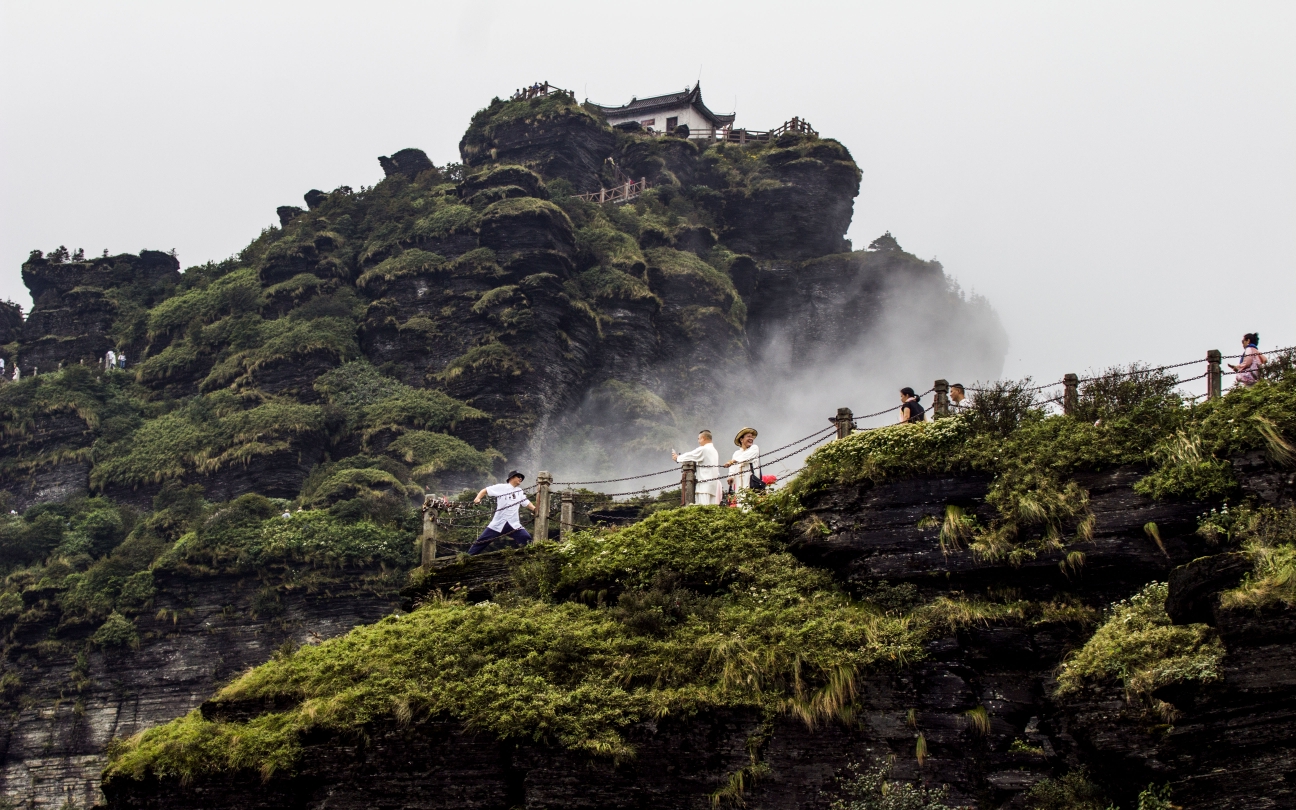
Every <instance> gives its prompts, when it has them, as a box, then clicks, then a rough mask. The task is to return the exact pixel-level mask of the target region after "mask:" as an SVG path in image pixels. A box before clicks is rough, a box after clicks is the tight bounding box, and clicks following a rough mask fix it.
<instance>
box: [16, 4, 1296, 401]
mask: <svg viewBox="0 0 1296 810" xmlns="http://www.w3.org/2000/svg"><path fill="white" fill-rule="evenodd" d="M1293 43H1296V3H1293V2H1290V0H1286V1H1284V2H1237V1H1236V0H1233V1H1232V2H1215V3H1194V2H1185V0H1174V1H1173V2H1143V3H1137V2H1129V1H1128V0H1124V1H1123V2H1110V3H1107V2H1094V0H1085V2H1077V3H1063V2H1048V3H1041V2H1035V1H1034V0H1032V1H1031V2H966V0H963V1H961V2H944V3H934V2H912V0H905V2H899V1H898V0H897V2H889V3H873V2H861V0H849V2H836V3H814V2H805V1H804V0H802V1H801V2H795V3H788V2H777V3H765V2H751V1H750V0H749V2H744V3H741V4H735V3H709V2H701V1H700V0H699V2H692V3H673V2H666V1H665V0H655V1H654V2H652V3H647V4H645V3H608V2H599V3H593V2H591V3H546V2H537V1H536V0H532V2H517V3H512V2H490V1H489V0H472V2H461V3H458V2H438V3H433V2H419V3H413V2H410V3H401V2H379V1H378V0H366V2H363V3H362V2H354V1H353V2H346V3H342V2H324V1H323V0H314V1H313V2H273V0H258V2H248V3H243V2H231V0H221V2H195V1H194V0H187V2H183V3H177V2H150V3H146V2H137V3H130V2H116V3H106V2H96V3H88V2H87V3H67V2H53V1H52V0H40V2H16V0H3V3H0V93H2V96H0V206H2V208H0V298H4V297H7V298H11V299H13V300H15V301H18V302H20V303H22V304H23V305H24V306H27V305H29V304H30V299H29V298H28V296H27V293H26V290H25V288H24V287H23V285H22V280H21V275H20V265H21V264H22V262H23V260H24V259H25V258H26V256H27V253H28V251H30V250H31V249H33V248H39V249H42V250H47V251H48V250H51V249H53V248H55V247H57V246H58V245H60V244H65V245H67V246H68V248H70V249H76V248H78V247H81V248H85V250H86V251H87V252H88V253H99V252H100V251H102V250H103V249H104V248H107V249H108V250H109V251H110V252H113V253H117V252H122V251H130V252H135V251H138V250H140V249H141V248H158V249H164V250H169V249H171V248H175V249H177V250H178V251H179V255H180V260H181V262H182V263H183V264H184V265H185V266H188V265H191V264H197V263H201V262H204V261H207V260H209V259H220V258H224V257H226V256H229V255H230V254H232V253H234V252H236V251H237V250H239V249H240V248H241V247H242V246H244V245H245V244H247V243H248V242H249V241H250V240H251V239H252V238H253V237H254V236H256V234H257V233H258V232H259V231H260V229H261V228H263V227H265V226H267V225H270V224H273V223H275V222H276V218H275V213H274V209H275V207H276V206H278V205H285V204H291V205H301V204H302V199H301V195H302V194H303V193H304V192H305V191H307V190H308V189H310V188H321V189H325V190H328V189H332V188H334V187H336V186H339V185H343V184H346V185H351V186H360V185H369V184H372V183H374V182H376V181H378V180H379V179H381V177H382V172H381V170H380V168H379V166H378V162H377V160H376V158H377V156H378V155H385V154H390V153H391V152H394V151H396V150H397V149H401V148H403V147H407V146H416V147H419V148H421V149H424V150H425V151H426V152H427V153H428V155H429V156H430V157H431V158H432V159H433V160H434V161H435V162H437V163H443V162H446V161H451V160H457V159H458V149H457V148H458V142H459V138H460V136H461V135H462V134H463V130H464V128H465V127H466V126H467V123H468V120H469V118H470V117H471V115H472V114H473V112H474V111H475V110H477V109H479V108H481V107H483V106H485V105H486V104H487V103H488V102H489V101H490V99H491V97H492V96H495V95H500V96H506V95H507V94H508V93H510V92H511V91H512V90H513V89H514V88H515V87H518V86H520V85H523V84H527V83H530V82H532V81H543V80H548V81H550V82H551V83H553V84H556V85H559V86H563V87H568V88H570V89H572V90H574V91H575V92H576V94H577V97H581V98H584V97H588V98H589V99H591V100H594V101H598V102H601V103H605V104H616V103H624V102H625V101H628V100H629V98H630V97H631V96H633V95H638V96H647V95H655V94H658V93H663V92H670V91H673V90H676V89H682V88H683V87H685V86H686V85H691V84H692V83H693V82H694V81H696V80H697V79H698V78H699V76H700V77H701V81H702V88H703V92H704V97H705V100H706V102H707V104H708V105H709V106H710V107H711V108H712V109H714V110H716V111H719V112H729V111H731V110H735V109H736V111H737V113H738V123H739V125H744V126H747V127H749V128H752V129H766V128H769V127H773V126H777V125H778V124H780V123H782V122H783V121H785V120H786V119H788V118H790V117H792V116H794V115H797V116H801V117H804V118H806V119H808V120H809V121H810V122H811V123H812V124H813V125H814V126H815V127H816V128H817V129H818V130H819V132H820V133H821V134H823V135H825V136H827V137H833V138H837V139H838V140H840V141H841V142H843V143H844V144H845V145H846V146H847V147H848V148H849V149H850V150H851V152H852V153H853V154H854V156H855V159H856V161H858V163H859V165H860V167H861V169H862V170H863V173H864V181H863V185H862V188H861V190H860V196H859V199H858V200H857V201H856V204H855V219H854V223H853V225H852V226H851V230H850V233H849V236H850V238H852V239H853V240H854V242H855V246H856V247H857V248H862V247H865V246H867V244H868V243H869V241H871V240H872V239H873V238H874V237H876V236H877V235H879V234H881V233H882V232H883V231H886V230H890V231H891V232H892V233H893V234H894V235H895V236H896V237H897V238H898V239H899V241H900V243H901V245H903V246H904V247H905V248H906V249H907V250H909V251H911V252H913V253H916V254H917V255H919V256H921V257H924V258H931V257H937V258H939V259H940V261H941V262H942V263H943V264H944V266H945V268H946V270H947V272H948V273H950V274H951V275H952V276H954V277H955V278H957V279H958V281H959V282H960V283H961V284H962V285H963V287H964V288H965V289H969V290H975V291H977V292H979V293H982V294H984V295H986V296H988V297H989V298H990V299H991V301H992V302H993V304H994V306H995V307H996V309H997V310H998V311H999V313H1000V315H1001V316H1002V318H1003V321H1004V324H1005V326H1006V327H1007V330H1008V333H1009V336H1010V339H1011V348H1010V350H1009V356H1008V361H1007V364H1006V368H1005V373H1006V374H1008V375H1012V376H1023V375H1027V374H1030V375H1034V376H1035V377H1036V379H1039V380H1044V379H1055V378H1057V377H1059V376H1060V375H1061V374H1062V373H1063V372H1066V371H1080V372H1082V371H1084V370H1085V369H1087V368H1091V367H1099V366H1105V365H1108V364H1114V363H1124V362H1128V361H1130V360H1136V359H1141V360H1146V361H1151V362H1155V363H1172V362H1178V361H1182V360H1189V359H1192V358H1194V357H1198V356H1201V355H1203V354H1204V352H1205V350H1206V349H1208V348H1220V349H1224V350H1233V349H1234V348H1235V347H1236V345H1237V342H1238V338H1239V336H1240V335H1241V333H1242V332H1244V331H1251V330H1253V329H1258V330H1259V331H1260V332H1261V336H1262V338H1263V341H1262V348H1272V347H1275V346H1279V345H1292V344H1296V315H1293V313H1294V312H1296V236H1294V235H1293V229H1294V225H1296V47H1293ZM933 328H950V329H958V328H959V327H958V325H957V324H948V325H939V324H915V325H914V337H915V339H921V335H922V334H923V333H924V332H925V331H927V330H929V329H933ZM951 376H953V373H952V374H951Z"/></svg>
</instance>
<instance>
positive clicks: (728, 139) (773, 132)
mask: <svg viewBox="0 0 1296 810" xmlns="http://www.w3.org/2000/svg"><path fill="white" fill-rule="evenodd" d="M785 132H800V133H803V134H806V135H818V134H819V132H818V131H817V130H815V128H814V127H812V126H810V122H808V121H806V120H805V119H804V118H797V117H795V116H794V117H793V118H791V119H789V120H787V121H784V122H783V124H782V125H781V126H777V127H775V128H774V129H704V130H698V131H696V132H692V131H690V132H689V134H688V138H689V140H693V141H716V142H719V143H733V144H737V145H739V146H746V145H747V144H749V143H768V142H769V141H772V140H776V139H777V138H778V137H779V136H780V135H782V134H783V133H785ZM635 134H636V135H647V136H649V137H653V138H679V137H684V136H682V135H677V134H676V133H674V132H672V131H671V130H668V129H660V130H659V129H645V130H642V131H636V132H635Z"/></svg>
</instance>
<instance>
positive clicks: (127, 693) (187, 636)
mask: <svg viewBox="0 0 1296 810" xmlns="http://www.w3.org/2000/svg"><path fill="white" fill-rule="evenodd" d="M381 575H382V572H381V571H378V570H355V569H353V570H350V571H348V572H346V573H345V575H343V576H337V577H334V579H333V581H332V583H331V584H330V585H329V587H328V588H327V589H320V590H310V589H306V588H301V589H294V588H291V587H289V588H287V589H285V588H283V587H276V586H277V585H280V586H281V585H282V583H276V582H274V581H270V582H265V581H262V580H261V579H260V578H259V577H256V576H233V575H222V576H212V577H193V576H179V575H172V576H169V577H161V576H159V577H158V578H157V580H156V581H155V587H156V589H157V593H156V595H155V596H154V597H153V610H155V611H156V615H155V616H154V615H151V614H149V615H141V616H140V617H139V618H138V619H136V625H137V627H138V630H139V633H140V637H141V640H140V642H139V644H138V647H137V648H131V647H129V646H126V647H104V646H100V645H95V644H92V643H90V641H89V636H90V634H91V632H92V631H93V629H94V628H93V627H80V628H63V629H62V631H61V632H60V633H59V640H58V641H57V642H51V641H50V640H49V635H50V633H51V631H52V630H53V629H54V628H53V627H52V626H51V624H50V620H49V619H48V618H45V619H36V620H35V621H33V620H32V617H35V616H37V615H39V612H40V611H39V608H40V607H41V599H42V598H44V599H51V598H53V597H54V596H55V594H39V593H31V594H30V596H28V597H27V598H29V599H30V601H31V605H30V607H31V608H32V610H31V612H30V615H28V616H19V617H12V616H11V617H9V618H6V619H4V620H3V630H4V632H5V633H6V635H7V637H8V641H7V643H6V645H5V657H6V659H7V660H6V662H5V666H6V673H7V674H6V676H5V677H6V679H7V680H6V686H5V687H4V689H5V699H6V701H7V702H8V703H9V705H8V707H7V708H8V711H7V713H6V715H5V717H4V719H3V721H0V751H3V761H4V764H3V766H2V767H0V795H3V796H4V797H5V798H6V799H8V800H11V801H19V802H21V803H22V804H21V806H24V807H33V808H59V807H66V806H68V804H67V803H68V802H72V803H74V806H78V807H90V806H92V805H95V804H96V803H97V802H98V801H99V800H100V798H101V794H100V792H99V777H100V771H101V770H102V769H103V766H104V764H105V762H106V753H105V749H106V747H107V745H108V743H109V741H110V740H112V739H114V738H124V737H128V736H130V735H131V734H134V733H136V732H137V731H142V730H144V729H147V728H150V727H152V726H155V725H158V724H159V723H164V722H166V721H168V720H172V719H175V718H176V717H180V716H182V715H184V714H185V713H186V712H188V711H190V710H192V709H195V708H197V707H198V706H199V705H200V704H201V703H202V702H203V701H204V700H206V699H207V698H208V697H209V696H210V695H211V693H212V691H213V690H214V689H215V688H216V687H217V686H219V685H220V684H221V683H222V682H224V681H226V680H228V679H229V678H231V677H233V676H235V675H237V674H238V673H240V672H242V671H243V670H244V669H246V668H248V667H250V666H255V665H257V664H260V663H262V662H264V661H265V660H267V659H268V658H269V657H270V656H271V655H273V654H274V653H275V651H276V650H278V649H280V648H281V647H283V646H284V645H285V644H287V645H289V646H292V645H302V644H315V643H319V642H320V641H322V640H323V639H326V638H331V637H333V636H337V635H340V634H342V633H345V632H347V631H348V630H350V629H351V628H352V627H354V626H355V625H357V624H362V623H369V622H373V621H376V620H377V619H379V618H381V617H382V616H384V615H386V614H388V613H390V612H391V611H392V610H393V608H394V607H395V604H396V599H395V597H396V594H395V589H394V587H393V585H392V584H391V583H390V581H388V582H387V584H382V583H383V582H384V581H383V580H382V578H381ZM20 692H21V695H22V699H21V701H20V702H17V701H13V700H12V696H14V695H17V694H19V693H20Z"/></svg>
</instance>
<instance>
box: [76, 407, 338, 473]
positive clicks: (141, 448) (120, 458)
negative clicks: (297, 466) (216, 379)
mask: <svg viewBox="0 0 1296 810" xmlns="http://www.w3.org/2000/svg"><path fill="white" fill-rule="evenodd" d="M323 431H324V414H323V410H322V409H321V408H319V407H318V406H315V405H302V404H300V403H298V402H295V401H293V400H288V399H280V398H275V397H266V396H264V395H260V394H257V393H255V392H245V393H235V392H233V391H217V392H215V393H212V394H205V395H202V396H198V397H194V398H193V399H191V400H189V401H188V402H187V403H185V404H184V405H183V406H182V407H180V408H178V409H176V410H174V411H172V412H170V413H167V414H163V415H161V416H159V417H157V418H155V419H150V420H148V421H146V422H144V423H143V424H142V425H140V427H139V429H138V430H136V431H134V432H132V433H130V434H129V435H127V436H124V437H122V438H121V439H119V440H118V441H115V442H110V443H107V444H106V445H105V446H103V447H102V448H100V447H96V458H97V463H96V464H95V466H94V468H93V469H92V470H91V473H90V482H91V485H92V486H94V487H96V488H103V487H105V486H107V485H110V484H116V485H124V486H139V485H141V484H149V483H159V482H162V481H166V480H168V479H177V478H180V477H182V476H183V475H184V474H186V473H188V472H200V473H211V472H215V471H217V470H221V469H224V468H226V467H231V466H234V465H243V466H246V465H247V464H248V463H249V462H251V461H252V460H253V459H255V458H257V457H259V456H267V455H272V454H274V453H282V452H288V451H292V450H294V449H295V447H296V446H297V443H298V442H300V441H303V440H305V439H307V438H309V437H316V438H319V437H322V435H323ZM101 450H102V456H101V457H100V452H101ZM100 458H101V460H98V459H100Z"/></svg>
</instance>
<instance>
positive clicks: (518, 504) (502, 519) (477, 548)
mask: <svg viewBox="0 0 1296 810" xmlns="http://www.w3.org/2000/svg"><path fill="white" fill-rule="evenodd" d="M525 479H526V476H524V475H523V474H522V473H520V472H518V471H517V470H514V471H513V472H511V473H509V474H508V478H506V479H505V480H506V481H507V482H508V483H506V484H491V485H490V486H488V487H486V488H485V489H483V490H482V491H481V492H478V493H477V497H476V498H474V499H473V503H481V500H482V498H485V497H486V496H487V495H489V496H491V497H492V498H494V499H495V516H494V517H493V518H491V522H490V523H489V524H487V526H486V528H485V529H484V530H483V531H482V533H481V534H480V535H478V537H477V540H476V541H475V542H474V543H473V544H472V545H471V546H469V547H468V553H469V554H481V553H482V552H483V551H485V550H486V547H487V546H489V545H490V544H491V541H492V540H494V539H495V538H497V537H507V538H508V542H509V544H510V545H512V546H513V547H514V548H519V547H521V546H525V545H526V544H527V543H530V542H531V533H530V532H528V531H527V530H526V529H524V528H522V520H521V519H520V518H519V517H518V511H519V510H520V509H521V508H522V506H523V505H526V506H528V507H530V509H531V511H532V512H534V511H535V510H536V508H535V504H533V503H531V500H530V499H529V498H527V496H526V493H525V492H523V491H522V482H523V481H524V480H525Z"/></svg>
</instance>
